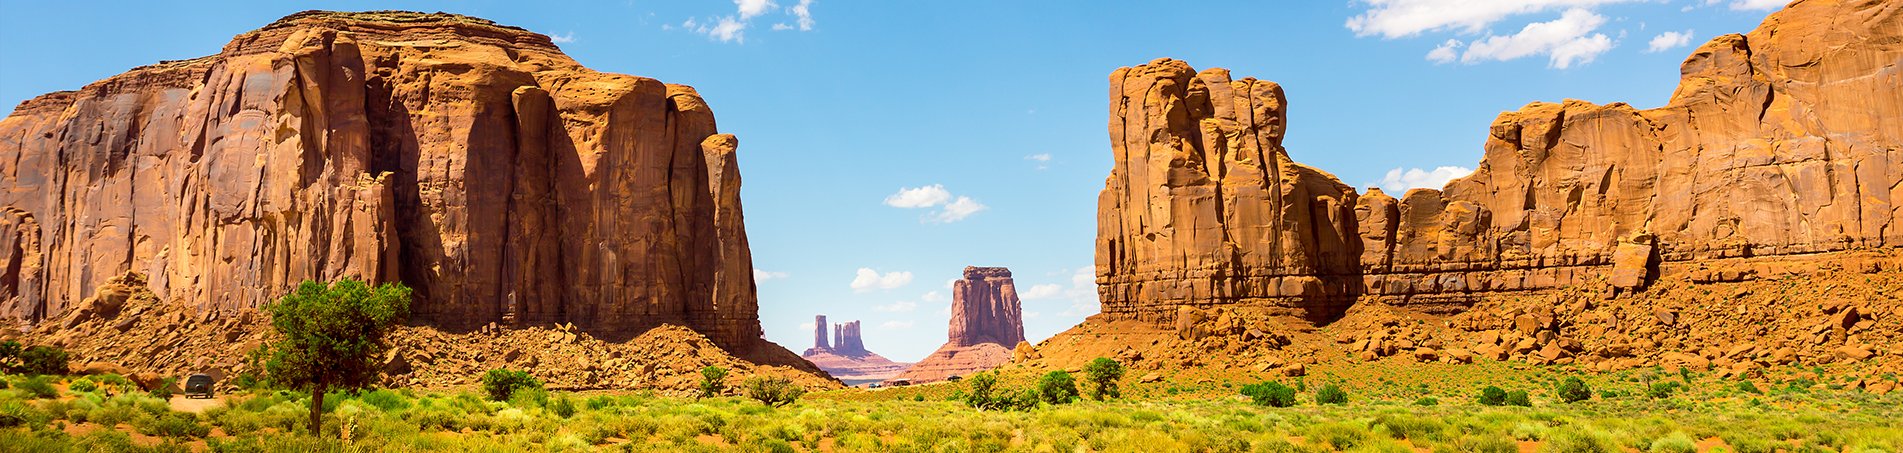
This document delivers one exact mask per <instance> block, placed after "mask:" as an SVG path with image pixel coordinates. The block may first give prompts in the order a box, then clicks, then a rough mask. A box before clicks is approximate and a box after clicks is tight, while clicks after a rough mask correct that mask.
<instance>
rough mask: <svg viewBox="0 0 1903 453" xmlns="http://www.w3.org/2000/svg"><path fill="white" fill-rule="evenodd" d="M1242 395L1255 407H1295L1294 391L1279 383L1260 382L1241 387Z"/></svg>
mask: <svg viewBox="0 0 1903 453" xmlns="http://www.w3.org/2000/svg"><path fill="white" fill-rule="evenodd" d="M1242 394H1243V395H1244V396H1248V397H1249V402H1251V403H1255V405H1257V406H1270V407H1289V406H1294V405H1295V389H1294V388H1290V387H1289V386H1286V385H1282V383H1280V382H1261V383H1255V384H1249V385H1244V386H1242Z"/></svg>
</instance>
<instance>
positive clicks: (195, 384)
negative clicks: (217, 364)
mask: <svg viewBox="0 0 1903 453" xmlns="http://www.w3.org/2000/svg"><path fill="white" fill-rule="evenodd" d="M211 387H212V379H211V376H210V375H206V374H194V375H191V376H190V377H186V378H185V397H186V398H193V397H205V398H211V397H212V390H211Z"/></svg>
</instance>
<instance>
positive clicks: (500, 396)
mask: <svg viewBox="0 0 1903 453" xmlns="http://www.w3.org/2000/svg"><path fill="white" fill-rule="evenodd" d="M541 388H542V381H541V380H538V379H535V376H530V375H529V372H527V371H516V370H510V369H502V368H498V369H494V370H489V372H487V373H483V374H482V392H483V393H487V394H489V400H490V401H508V400H509V399H511V398H514V397H515V392H517V391H521V390H532V389H533V390H539V389H541Z"/></svg>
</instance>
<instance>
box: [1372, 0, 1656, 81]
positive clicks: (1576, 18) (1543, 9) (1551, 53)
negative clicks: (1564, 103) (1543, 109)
mask: <svg viewBox="0 0 1903 453" xmlns="http://www.w3.org/2000/svg"><path fill="white" fill-rule="evenodd" d="M1636 1H1641V0H1368V1H1366V2H1365V3H1364V4H1365V5H1366V6H1367V9H1366V10H1365V11H1364V12H1362V13H1361V14H1359V15H1356V16H1354V17H1350V18H1348V22H1347V23H1346V26H1347V27H1348V29H1349V30H1352V31H1354V32H1355V35H1356V36H1364V37H1368V36H1379V37H1381V38H1383V39H1397V38H1411V37H1417V36H1421V35H1424V34H1428V33H1454V34H1457V35H1481V36H1479V37H1477V38H1472V39H1460V38H1448V39H1444V40H1442V41H1441V42H1440V44H1437V45H1435V46H1434V47H1433V49H1432V50H1429V51H1428V52H1427V54H1426V55H1425V57H1426V59H1427V60H1428V61H1432V62H1434V63H1437V64H1445V63H1453V62H1456V61H1458V62H1461V63H1465V64H1476V63H1482V62H1488V61H1510V60H1517V59H1521V58H1528V57H1536V56H1544V57H1546V58H1547V67H1551V68H1554V69H1567V68H1572V67H1575V66H1578V65H1583V64H1587V63H1591V62H1592V61H1593V60H1594V59H1597V58H1598V57H1599V55H1601V54H1604V53H1606V52H1607V51H1610V50H1612V49H1613V48H1614V47H1616V46H1617V45H1618V42H1617V41H1616V40H1615V39H1614V38H1613V37H1611V36H1608V35H1607V34H1606V33H1602V32H1599V28H1600V27H1601V26H1604V25H1605V24H1606V22H1607V19H1606V17H1605V16H1603V15H1600V14H1599V13H1597V12H1596V10H1595V9H1596V8H1597V7H1600V6H1604V5H1609V4H1615V3H1627V2H1636ZM1554 11H1558V12H1559V17H1557V18H1553V19H1551V20H1545V21H1534V22H1529V23H1527V24H1526V25H1524V26H1522V27H1521V28H1520V29H1519V31H1516V32H1513V33H1511V34H1496V33H1494V32H1493V31H1492V27H1493V26H1495V25H1497V24H1500V23H1503V22H1506V21H1508V20H1513V19H1515V18H1518V17H1531V18H1538V17H1539V16H1543V15H1547V14H1551V13H1552V12H1554ZM1547 17H1551V16H1547Z"/></svg>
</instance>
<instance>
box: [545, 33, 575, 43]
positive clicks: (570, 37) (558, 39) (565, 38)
mask: <svg viewBox="0 0 1903 453" xmlns="http://www.w3.org/2000/svg"><path fill="white" fill-rule="evenodd" d="M548 40H549V41H554V42H555V43H556V44H568V43H571V42H575V32H572V31H571V32H568V33H563V34H561V35H560V36H557V35H548Z"/></svg>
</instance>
